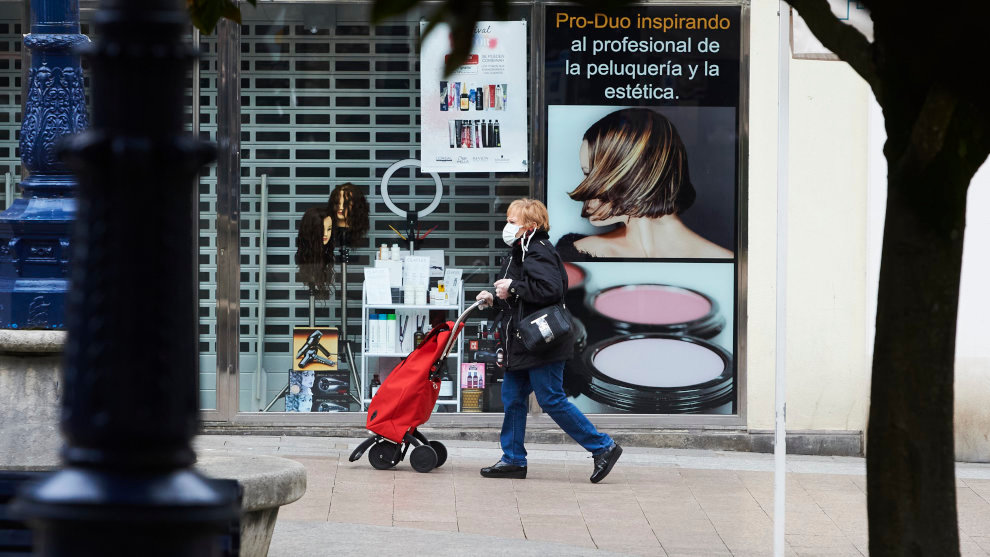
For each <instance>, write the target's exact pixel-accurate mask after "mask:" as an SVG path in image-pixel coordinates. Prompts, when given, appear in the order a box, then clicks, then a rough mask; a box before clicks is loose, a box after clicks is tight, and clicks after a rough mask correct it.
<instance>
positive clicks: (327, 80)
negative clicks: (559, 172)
mask: <svg viewBox="0 0 990 557" xmlns="http://www.w3.org/2000/svg"><path fill="white" fill-rule="evenodd" d="M368 9H369V6H368V5H356V4H313V3H307V4H282V3H279V4H269V3H266V4H259V6H258V8H257V9H246V10H245V21H244V25H243V26H242V28H241V49H240V55H241V97H240V98H241V115H242V118H241V149H242V151H241V154H242V161H241V215H240V216H241V228H240V239H241V243H240V250H241V273H240V277H241V285H240V292H241V295H240V307H241V310H240V365H239V408H240V411H241V412H257V411H259V410H262V409H264V408H265V407H266V406H267V405H268V404H269V403H271V402H272V401H274V404H273V405H272V407H271V411H273V412H281V411H286V410H288V411H290V412H319V411H329V412H356V411H360V410H362V409H363V408H366V399H367V398H369V397H370V389H371V383H372V381H373V380H374V378H375V376H376V375H377V376H378V377H379V379H383V378H384V377H385V376H386V375H387V373H388V372H389V371H390V370H391V369H392V367H393V366H395V365H396V364H397V363H398V362H399V361H400V359H399V358H398V357H395V356H379V355H364V356H363V355H362V353H361V352H362V343H361V341H362V335H363V334H364V332H365V330H366V326H367V325H366V323H367V315H370V314H375V315H377V314H387V313H392V314H394V315H396V318H397V321H398V323H397V325H396V333H397V335H403V333H404V335H408V336H409V337H412V336H413V335H414V329H415V324H414V323H415V319H414V318H415V317H416V315H412V314H410V315H406V314H405V313H404V312H403V311H402V310H401V309H400V310H399V311H396V310H394V309H385V310H376V309H374V308H370V309H368V310H367V311H365V309H364V308H363V307H362V283H363V281H364V274H363V269H364V268H365V267H368V266H373V260H374V259H375V256H374V254H375V252H376V251H377V250H378V249H379V248H380V246H381V245H382V244H387V245H388V246H389V247H390V248H391V246H392V245H393V244H398V245H399V246H400V247H401V249H402V250H405V249H406V248H407V245H406V242H404V241H403V240H401V239H400V238H399V237H398V235H397V233H396V232H394V231H393V230H392V228H391V227H394V228H396V229H398V230H399V231H403V233H405V227H406V224H405V222H404V221H403V219H401V218H400V217H399V216H397V215H395V214H393V213H392V212H390V211H389V209H388V208H387V207H386V206H385V203H384V201H383V199H382V196H381V192H380V191H379V185H380V182H381V180H382V177H383V176H384V175H385V173H386V171H387V170H388V169H389V167H390V166H392V165H393V164H395V163H397V162H398V161H402V160H406V159H419V158H420V107H419V98H420V95H419V86H420V84H419V53H418V40H419V27H420V15H419V14H416V13H412V14H409V15H408V16H407V17H405V18H403V19H401V20H398V21H390V22H388V23H387V24H383V25H379V26H373V25H370V24H369V23H368V20H369V16H368ZM529 10H530V8H529V7H528V6H526V7H519V8H517V9H516V11H517V12H519V13H516V14H513V16H514V17H516V18H517V19H521V18H523V17H526V16H527V14H529ZM523 102H526V101H523ZM439 176H440V179H441V182H442V197H441V200H440V203H439V205H438V206H437V208H436V210H435V211H434V212H433V213H431V214H430V215H429V216H427V217H424V218H423V219H422V222H421V223H420V233H421V234H425V233H426V232H427V231H431V230H432V231H431V232H430V233H429V235H428V236H427V237H426V238H425V239H424V240H423V241H422V242H420V243H419V244H418V245H416V249H417V252H419V253H426V252H422V251H420V250H441V251H442V258H443V264H444V265H445V266H446V267H448V268H457V269H462V272H463V277H464V280H463V282H464V285H465V297H467V298H468V299H469V300H473V298H474V295H475V294H476V293H477V291H478V290H479V289H480V288H483V287H487V286H490V285H491V283H492V282H493V281H494V276H493V273H494V270H495V269H497V266H498V263H499V260H500V257H501V256H502V255H503V253H504V248H503V247H500V246H501V240H500V239H499V231H500V230H501V227H502V224H503V222H504V210H505V204H507V203H508V202H509V201H511V200H512V199H513V198H516V197H522V196H526V195H530V194H531V192H532V179H531V177H530V175H529V174H528V173H509V174H501V173H500V174H493V173H489V172H474V173H456V174H455V173H443V174H440V175H439ZM345 183H350V184H354V185H355V186H356V188H357V189H358V190H359V191H360V192H361V193H362V194H363V195H364V196H365V197H366V200H367V202H368V204H369V230H368V232H367V234H366V236H365V237H363V238H358V239H354V240H353V241H351V242H349V245H350V246H351V250H350V253H351V261H350V263H349V265H348V276H347V279H348V284H347V291H346V297H347V303H348V306H347V325H348V333H349V336H350V339H351V341H352V347H353V354H354V360H355V365H356V367H357V369H355V370H354V373H351V370H350V368H349V366H348V365H347V359H346V358H345V357H343V350H342V344H340V343H339V342H337V341H338V340H339V339H338V338H332V333H326V334H324V335H323V336H322V342H323V346H325V347H326V348H327V352H329V354H328V353H327V352H322V351H320V350H317V351H315V352H314V354H313V356H315V357H316V358H315V359H312V363H309V362H308V365H307V366H306V368H307V369H306V371H308V370H309V369H316V368H320V371H314V372H312V373H299V374H293V375H294V377H290V372H289V370H290V368H292V367H293V366H294V365H295V366H296V367H297V368H298V367H299V364H300V361H301V359H302V357H297V353H298V352H299V349H301V348H302V344H300V345H299V346H294V344H293V337H294V334H293V333H294V329H295V328H297V327H306V326H308V325H309V320H310V309H309V308H310V302H309V288H308V287H307V286H306V284H304V280H303V276H302V275H301V274H300V273H299V269H298V267H297V266H296V264H295V255H296V250H297V235H298V233H299V228H300V221H301V219H302V217H303V215H304V213H306V211H307V210H308V209H311V208H318V207H326V206H327V204H328V198H329V196H330V194H331V191H332V190H333V189H334V188H335V187H337V186H340V185H342V184H345ZM262 184H265V186H266V192H265V195H266V197H267V203H266V205H265V207H264V209H265V211H266V213H267V221H266V223H267V231H266V234H265V238H264V244H265V246H266V247H265V249H264V257H262V236H261V228H262V227H261V218H262V205H261V199H262V189H261V188H262ZM435 189H436V186H435V183H434V179H433V178H432V177H431V176H430V175H428V174H427V175H424V174H422V173H421V172H418V171H417V170H416V169H415V168H409V167H406V168H402V169H399V170H397V171H396V172H395V173H394V174H393V177H392V178H391V180H390V186H389V194H390V198H391V200H392V201H393V202H394V203H395V204H396V205H398V206H400V207H402V208H403V209H405V208H408V207H409V206H410V205H412V204H415V205H416V209H417V210H419V209H423V208H424V207H426V205H427V204H428V203H429V202H430V201H431V200H432V199H433V197H434V192H435ZM334 243H336V242H334ZM337 245H339V244H337ZM335 261H336V263H335V265H334V273H335V274H336V277H335V279H334V280H333V285H334V286H333V290H332V291H331V292H330V294H329V296H328V297H327V298H326V299H317V300H316V301H315V304H314V306H315V314H314V321H313V322H314V325H315V326H316V327H317V328H336V329H337V330H338V331H337V332H338V334H339V332H340V329H341V318H342V313H341V311H342V306H341V298H342V296H344V295H345V293H344V292H343V291H342V288H341V280H340V276H339V275H340V272H341V266H340V252H339V249H338V250H336V252H335ZM262 265H264V283H265V286H264V291H263V297H264V309H265V311H264V316H263V318H264V325H263V327H262V328H261V331H259V317H260V315H259V307H260V305H261V298H262V291H261V289H260V279H261V278H262V277H261V276H260V275H261V273H262V270H261V266H262ZM452 305H458V306H459V305H460V300H457V301H456V302H455V301H453V300H452ZM418 313H419V314H420V315H419V321H420V325H421V326H424V325H426V322H427V319H428V317H429V315H430V312H429V311H422V312H418ZM456 314H457V310H454V309H451V310H445V311H443V312H439V313H437V312H434V316H435V317H437V318H444V319H454V318H455V317H456ZM400 323H401V324H402V325H401V327H400V326H399V324H400ZM426 326H427V327H428V325H426ZM469 330H471V331H477V322H476V321H475V322H474V323H473V324H472V326H471V328H470V329H469ZM259 332H261V333H262V334H261V335H260V336H259ZM296 336H299V337H300V339H299V340H298V342H297V344H299V343H305V341H306V340H307V339H308V338H309V335H308V333H305V334H304V333H300V332H298V331H297V332H296ZM396 340H398V338H397V339H396ZM369 348H370V347H369V346H364V351H365V352H368V351H369ZM259 349H260V350H261V354H262V357H261V358H260V364H261V368H262V370H263V371H262V373H261V374H260V375H259V374H257V371H258V366H259V358H258V350H259ZM390 352H392V353H397V352H398V350H392V351H390ZM321 359H324V360H329V361H333V362H335V363H336V364H337V365H335V366H333V367H336V368H337V369H336V370H333V371H330V370H327V367H328V366H326V365H325V362H323V363H321ZM362 369H363V372H362ZM457 376H458V369H457V365H456V361H455V360H453V359H452V360H451V364H450V378H451V379H452V380H453V381H456V380H457ZM361 383H363V384H364V389H363V391H364V392H363V393H362V392H361V389H360V387H359V385H360V384H361ZM307 391H309V392H312V393H313V394H312V395H311V396H309V392H307ZM456 392H457V389H453V390H452V391H451V393H452V394H451V395H450V396H442V397H441V400H445V399H446V401H447V402H446V403H443V404H441V405H440V406H439V407H438V409H437V411H438V412H451V411H456V410H457V408H458V405H457V402H458V401H459V400H460V397H458V396H457V394H456ZM285 394H288V395H289V397H288V401H289V404H288V408H287V406H286V400H287V399H286V397H285V396H284V395H285ZM299 395H301V396H299ZM470 402H471V405H473V406H472V408H471V409H473V410H477V411H480V410H482V409H483V407H482V406H481V404H482V399H481V397H480V396H475V397H474V399H473V400H472V401H470ZM463 409H465V408H462V410H463ZM493 410H494V409H493Z"/></svg>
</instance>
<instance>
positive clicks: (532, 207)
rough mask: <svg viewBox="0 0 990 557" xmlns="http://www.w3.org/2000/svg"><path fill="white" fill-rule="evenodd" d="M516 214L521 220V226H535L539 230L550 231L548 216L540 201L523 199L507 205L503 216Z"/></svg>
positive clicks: (544, 206) (545, 207)
mask: <svg viewBox="0 0 990 557" xmlns="http://www.w3.org/2000/svg"><path fill="white" fill-rule="evenodd" d="M511 213H516V214H518V215H519V218H521V219H522V221H523V225H526V224H535V225H536V227H537V228H539V229H540V230H545V231H547V232H549V231H550V214H549V213H548V212H547V206H546V205H544V204H543V202H542V201H538V200H536V199H530V198H528V197H523V198H522V199H517V200H515V201H513V202H512V203H509V208H508V209H506V210H505V214H506V215H509V214H511Z"/></svg>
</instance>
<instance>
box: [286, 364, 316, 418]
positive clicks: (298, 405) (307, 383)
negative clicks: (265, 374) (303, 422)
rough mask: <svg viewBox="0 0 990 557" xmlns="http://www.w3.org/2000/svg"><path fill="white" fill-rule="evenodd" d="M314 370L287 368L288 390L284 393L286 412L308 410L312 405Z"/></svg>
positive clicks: (314, 380)
mask: <svg viewBox="0 0 990 557" xmlns="http://www.w3.org/2000/svg"><path fill="white" fill-rule="evenodd" d="M315 382H316V372H315V371H295V370H289V391H288V392H287V393H286V394H285V411H286V412H309V411H310V408H311V407H312V405H313V385H314V384H315Z"/></svg>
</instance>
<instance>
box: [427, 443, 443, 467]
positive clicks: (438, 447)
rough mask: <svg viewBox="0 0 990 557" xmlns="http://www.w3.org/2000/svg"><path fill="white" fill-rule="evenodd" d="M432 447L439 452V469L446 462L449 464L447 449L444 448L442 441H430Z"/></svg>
mask: <svg viewBox="0 0 990 557" xmlns="http://www.w3.org/2000/svg"><path fill="white" fill-rule="evenodd" d="M430 446H431V447H433V450H434V451H436V452H437V468H440V467H441V466H443V463H444V462H447V447H444V446H443V443H441V442H440V441H430Z"/></svg>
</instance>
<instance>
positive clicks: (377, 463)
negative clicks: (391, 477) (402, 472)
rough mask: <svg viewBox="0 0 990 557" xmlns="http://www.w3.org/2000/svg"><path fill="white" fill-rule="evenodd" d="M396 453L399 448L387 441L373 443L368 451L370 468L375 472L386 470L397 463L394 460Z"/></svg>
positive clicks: (396, 460)
mask: <svg viewBox="0 0 990 557" xmlns="http://www.w3.org/2000/svg"><path fill="white" fill-rule="evenodd" d="M398 452H399V446H398V445H395V444H393V443H389V442H388V441H383V442H381V443H375V444H374V445H372V447H371V448H370V449H369V450H368V460H370V461H371V466H372V468H374V469H376V470H388V469H389V468H391V467H393V466H395V465H396V464H398V463H399V461H398V459H396V455H397V453H398Z"/></svg>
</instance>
